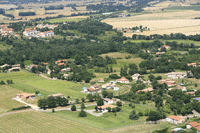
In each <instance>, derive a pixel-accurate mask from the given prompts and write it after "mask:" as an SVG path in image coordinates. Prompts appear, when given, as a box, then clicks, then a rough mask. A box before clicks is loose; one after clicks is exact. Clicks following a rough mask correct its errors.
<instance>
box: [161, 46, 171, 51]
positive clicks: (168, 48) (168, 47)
mask: <svg viewBox="0 0 200 133" xmlns="http://www.w3.org/2000/svg"><path fill="white" fill-rule="evenodd" d="M162 47H163V48H165V49H166V50H170V48H171V47H170V46H169V45H163V46H162Z"/></svg>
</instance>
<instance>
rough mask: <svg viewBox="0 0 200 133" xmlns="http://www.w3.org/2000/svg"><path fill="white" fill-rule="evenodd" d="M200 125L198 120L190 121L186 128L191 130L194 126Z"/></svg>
mask: <svg viewBox="0 0 200 133" xmlns="http://www.w3.org/2000/svg"><path fill="white" fill-rule="evenodd" d="M199 126H200V125H199V123H197V122H190V123H188V124H186V128H187V129H188V130H190V129H191V128H192V127H194V128H196V127H199Z"/></svg>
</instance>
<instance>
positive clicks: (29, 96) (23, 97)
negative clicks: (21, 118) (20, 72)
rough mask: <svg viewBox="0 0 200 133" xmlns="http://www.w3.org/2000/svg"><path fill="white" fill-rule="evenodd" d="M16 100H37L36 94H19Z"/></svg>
mask: <svg viewBox="0 0 200 133" xmlns="http://www.w3.org/2000/svg"><path fill="white" fill-rule="evenodd" d="M16 98H21V99H24V100H26V99H31V98H35V93H22V94H17V95H16Z"/></svg>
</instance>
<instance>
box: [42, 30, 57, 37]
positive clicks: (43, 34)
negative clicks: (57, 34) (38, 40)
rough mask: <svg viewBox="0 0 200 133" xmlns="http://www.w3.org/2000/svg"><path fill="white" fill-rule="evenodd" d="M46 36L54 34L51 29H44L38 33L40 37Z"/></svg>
mask: <svg viewBox="0 0 200 133" xmlns="http://www.w3.org/2000/svg"><path fill="white" fill-rule="evenodd" d="M48 36H54V32H53V31H45V32H42V33H40V37H48Z"/></svg>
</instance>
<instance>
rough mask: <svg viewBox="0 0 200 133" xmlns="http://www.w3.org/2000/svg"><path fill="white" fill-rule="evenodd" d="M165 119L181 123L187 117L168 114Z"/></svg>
mask: <svg viewBox="0 0 200 133" xmlns="http://www.w3.org/2000/svg"><path fill="white" fill-rule="evenodd" d="M165 120H166V121H167V122H171V123H174V124H180V123H183V122H185V118H183V117H179V116H176V115H171V116H168V117H167V118H166V119H165Z"/></svg>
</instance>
